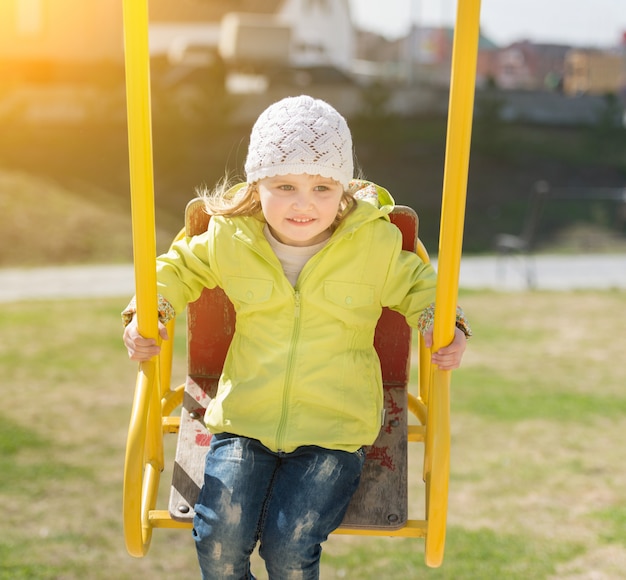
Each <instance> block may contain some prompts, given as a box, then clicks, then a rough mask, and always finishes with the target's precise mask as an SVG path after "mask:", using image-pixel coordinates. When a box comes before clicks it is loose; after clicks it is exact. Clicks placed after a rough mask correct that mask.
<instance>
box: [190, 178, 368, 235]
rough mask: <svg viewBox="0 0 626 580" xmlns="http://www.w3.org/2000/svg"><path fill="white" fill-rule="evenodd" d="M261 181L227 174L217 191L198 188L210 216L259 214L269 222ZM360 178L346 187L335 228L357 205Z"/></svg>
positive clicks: (256, 215)
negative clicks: (266, 216)
mask: <svg viewBox="0 0 626 580" xmlns="http://www.w3.org/2000/svg"><path fill="white" fill-rule="evenodd" d="M258 183H259V182H258V181H255V182H254V183H245V182H244V183H241V182H238V181H235V180H233V179H230V178H229V177H228V176H225V177H224V179H222V180H221V181H220V182H219V183H218V184H217V185H216V186H215V188H214V189H213V190H211V191H209V190H207V189H206V188H204V189H201V190H199V191H198V197H200V198H201V199H202V200H203V202H204V208H205V211H206V212H207V213H208V214H209V215H221V216H225V217H255V218H257V219H259V220H261V221H265V217H264V216H263V210H262V208H261V202H260V201H259V196H258V189H257V185H258ZM360 187H361V186H360V185H359V184H358V183H357V182H356V181H352V182H351V183H350V185H349V186H348V189H347V190H344V192H343V195H342V196H341V201H340V202H339V211H338V212H337V217H336V218H335V221H334V222H333V224H332V226H331V230H332V231H335V229H337V227H339V224H340V223H341V222H342V221H343V220H344V219H345V218H346V217H347V216H348V215H350V214H351V213H352V212H353V211H354V209H355V208H356V200H355V199H354V193H355V192H356V191H357V190H358V189H360Z"/></svg>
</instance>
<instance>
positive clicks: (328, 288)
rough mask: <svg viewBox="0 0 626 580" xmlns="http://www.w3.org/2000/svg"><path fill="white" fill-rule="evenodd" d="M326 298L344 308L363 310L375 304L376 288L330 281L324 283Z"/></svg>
mask: <svg viewBox="0 0 626 580" xmlns="http://www.w3.org/2000/svg"><path fill="white" fill-rule="evenodd" d="M324 297H325V298H326V300H328V301H329V302H332V303H333V304H335V305H336V306H340V307H342V308H347V309H353V308H363V307H364V306H371V305H372V304H373V303H374V286H369V285H367V284H354V283H352V282H333V281H332V280H328V281H326V282H324Z"/></svg>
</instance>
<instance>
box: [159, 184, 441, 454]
mask: <svg viewBox="0 0 626 580" xmlns="http://www.w3.org/2000/svg"><path fill="white" fill-rule="evenodd" d="M379 192H380V193H381V194H386V195H387V196H388V193H387V192H386V191H385V190H382V188H379ZM381 197H382V195H381ZM389 199H391V198H390V196H389ZM391 209H392V206H391V205H386V206H383V207H381V208H380V209H379V208H377V207H375V206H374V205H372V204H370V203H368V202H366V201H359V202H358V204H357V207H356V209H355V210H354V211H353V212H352V213H351V214H349V215H348V217H347V218H346V219H345V220H344V221H343V222H342V223H341V225H340V226H339V228H338V229H337V230H336V231H335V232H334V233H333V235H332V237H331V238H330V240H329V242H328V244H327V245H326V246H325V247H324V248H323V249H322V250H320V252H319V253H317V254H316V255H315V256H313V257H312V258H311V259H310V260H309V261H308V262H307V264H306V265H305V266H304V268H303V270H302V272H301V274H300V276H299V278H298V281H297V283H296V286H295V287H293V286H292V285H291V284H290V283H289V281H288V280H287V278H286V277H285V275H284V273H283V271H282V267H281V264H280V262H279V261H278V259H277V257H276V255H275V254H274V253H273V251H272V249H271V248H270V245H269V243H268V242H267V240H266V239H265V236H264V234H263V226H264V223H263V222H262V221H260V220H259V219H256V218H254V217H236V218H224V217H219V216H217V217H213V218H212V219H211V221H210V224H209V228H208V231H207V232H206V233H204V234H202V235H199V236H194V237H192V238H187V239H184V240H181V241H180V242H177V243H175V244H174V245H173V246H172V248H171V250H170V251H169V252H168V253H167V254H165V255H164V256H161V257H160V258H159V259H158V262H157V268H158V274H157V279H158V287H159V288H158V289H159V293H160V294H161V295H162V296H163V297H164V298H165V299H166V300H167V301H168V302H169V303H170V304H171V306H172V307H173V308H174V310H175V311H176V312H181V310H182V309H183V308H184V307H185V305H186V304H187V303H188V302H191V301H193V300H195V299H197V298H198V297H199V295H200V293H201V291H202V289H203V288H205V287H208V288H212V287H215V286H219V287H221V288H223V289H224V291H225V292H226V294H227V295H228V297H229V298H230V300H231V301H232V303H233V305H234V307H235V310H236V313H237V323H236V330H235V334H234V338H233V341H232V344H231V346H230V350H229V352H228V355H227V358H226V362H225V365H224V371H223V374H222V377H221V379H220V383H219V388H218V392H217V395H216V397H215V399H213V400H212V401H211V402H210V403H209V406H208V409H207V412H206V415H205V421H206V424H207V427H208V428H209V430H210V431H211V432H213V433H218V432H229V433H234V434H237V435H242V436H246V437H251V438H254V439H258V440H260V441H261V442H262V443H263V444H264V445H266V446H267V447H269V448H270V449H272V450H274V451H285V452H291V451H293V450H294V449H296V448H297V447H299V446H302V445H318V446H320V447H325V448H330V449H340V450H345V451H355V450H356V449H358V448H359V447H361V446H362V445H369V444H371V443H373V441H374V439H375V438H376V436H377V435H378V432H379V429H380V426H381V414H382V407H383V391H382V380H381V371H380V363H379V360H378V356H377V354H376V351H375V349H374V346H373V341H374V330H375V328H376V323H377V321H378V318H379V316H380V314H381V310H382V307H383V306H387V307H389V308H391V309H393V310H397V311H399V312H401V313H402V314H403V315H404V316H405V317H406V319H407V321H408V323H409V324H410V325H411V326H413V327H415V326H416V325H417V322H418V319H419V317H420V314H421V313H422V311H423V310H424V309H425V308H426V307H427V306H428V305H430V304H431V303H432V302H434V299H435V272H434V270H433V269H432V267H431V266H430V265H428V264H424V263H423V262H422V261H421V260H420V259H419V258H418V257H417V256H416V255H415V254H413V253H411V252H406V251H403V250H402V238H401V233H400V231H399V230H398V229H397V227H396V226H394V225H393V224H391V223H390V221H389V218H388V215H387V214H388V213H389V212H390V211H391Z"/></svg>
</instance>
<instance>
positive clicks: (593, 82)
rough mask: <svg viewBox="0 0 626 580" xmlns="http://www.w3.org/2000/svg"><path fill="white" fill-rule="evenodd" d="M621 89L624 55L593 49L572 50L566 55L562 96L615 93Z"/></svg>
mask: <svg viewBox="0 0 626 580" xmlns="http://www.w3.org/2000/svg"><path fill="white" fill-rule="evenodd" d="M625 88H626V54H624V53H621V54H620V52H617V51H615V52H608V51H601V50H593V49H572V50H570V51H568V53H567V54H566V56H565V76H564V82H563V90H564V92H565V94H567V95H585V94H587V95H604V94H607V93H615V94H618V93H620V92H622V91H624V89H625Z"/></svg>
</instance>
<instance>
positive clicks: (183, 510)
mask: <svg viewBox="0 0 626 580" xmlns="http://www.w3.org/2000/svg"><path fill="white" fill-rule="evenodd" d="M178 511H179V512H180V513H181V514H188V513H189V506H188V505H187V504H184V503H181V504H179V506H178Z"/></svg>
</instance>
